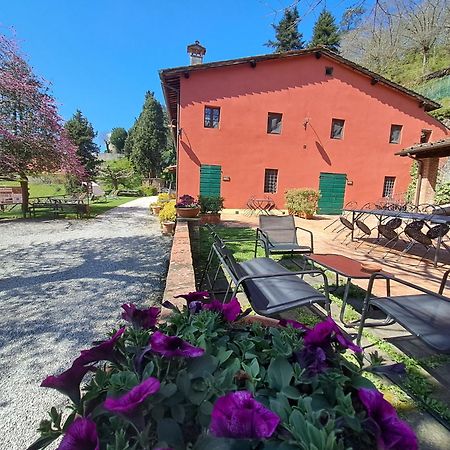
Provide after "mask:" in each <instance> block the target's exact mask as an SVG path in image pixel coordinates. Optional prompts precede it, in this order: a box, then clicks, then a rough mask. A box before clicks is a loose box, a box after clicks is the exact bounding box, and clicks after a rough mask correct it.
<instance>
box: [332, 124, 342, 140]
mask: <svg viewBox="0 0 450 450" xmlns="http://www.w3.org/2000/svg"><path fill="white" fill-rule="evenodd" d="M344 124H345V120H342V119H333V120H332V121H331V139H342V138H343V137H344Z"/></svg>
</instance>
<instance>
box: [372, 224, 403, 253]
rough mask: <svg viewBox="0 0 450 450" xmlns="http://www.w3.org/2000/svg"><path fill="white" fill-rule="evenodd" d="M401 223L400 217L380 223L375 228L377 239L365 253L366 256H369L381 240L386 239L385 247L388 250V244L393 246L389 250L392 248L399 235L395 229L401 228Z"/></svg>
mask: <svg viewBox="0 0 450 450" xmlns="http://www.w3.org/2000/svg"><path fill="white" fill-rule="evenodd" d="M402 223H403V221H402V219H400V217H393V218H392V219H389V220H388V221H387V222H386V223H380V224H379V225H378V226H377V227H376V228H377V230H378V238H377V239H376V240H375V242H374V245H373V247H372V248H371V249H370V250H369V251H368V252H367V254H370V253H371V252H372V250H374V249H375V248H376V246H377V245H379V243H380V242H381V241H382V240H383V239H386V241H387V242H386V244H385V247H388V248H389V244H390V243H391V242H393V243H394V245H393V246H392V247H391V248H394V247H395V244H396V243H397V242H398V240H399V233H398V232H397V231H396V230H397V228H400V227H401V226H402ZM388 252H389V250H388ZM388 252H386V253H385V255H384V256H386V254H387V253H388ZM384 256H383V258H384Z"/></svg>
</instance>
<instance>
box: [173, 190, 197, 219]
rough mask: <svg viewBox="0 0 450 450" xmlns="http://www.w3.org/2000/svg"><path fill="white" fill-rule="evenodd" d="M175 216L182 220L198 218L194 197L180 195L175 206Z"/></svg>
mask: <svg viewBox="0 0 450 450" xmlns="http://www.w3.org/2000/svg"><path fill="white" fill-rule="evenodd" d="M175 208H176V209H177V216H178V217H180V218H183V219H193V218H194V217H197V216H198V213H199V212H200V207H199V205H198V202H197V201H196V200H195V198H194V197H192V196H190V195H187V194H185V195H182V196H181V197H180V200H179V202H178V203H177V204H176V205H175Z"/></svg>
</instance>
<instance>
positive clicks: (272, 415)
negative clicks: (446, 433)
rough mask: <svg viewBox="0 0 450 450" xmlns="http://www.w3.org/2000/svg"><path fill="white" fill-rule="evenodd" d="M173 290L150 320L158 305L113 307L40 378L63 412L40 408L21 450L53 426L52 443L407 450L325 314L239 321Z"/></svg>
mask: <svg viewBox="0 0 450 450" xmlns="http://www.w3.org/2000/svg"><path fill="white" fill-rule="evenodd" d="M182 297H183V298H185V299H186V301H187V307H185V308H183V310H179V309H178V308H175V307H172V306H171V305H170V304H167V306H169V307H172V309H173V314H172V315H171V317H170V319H169V321H168V322H167V323H162V324H160V325H158V326H157V318H158V315H159V313H160V310H159V309H158V308H154V307H153V308H149V309H146V310H139V309H137V308H136V307H135V306H134V305H133V304H126V305H123V306H122V308H123V309H124V312H123V314H122V317H123V319H125V320H126V321H127V322H129V325H128V326H123V327H122V328H120V329H119V330H117V331H116V332H114V333H113V334H112V336H111V337H110V338H109V339H107V340H106V341H104V342H102V343H100V344H99V345H96V346H95V347H93V348H91V349H89V350H83V351H82V352H81V355H80V356H79V357H78V358H77V359H76V360H75V361H74V363H73V365H72V367H71V368H70V369H68V370H67V371H66V372H64V373H62V374H60V375H58V376H50V377H47V378H46V379H45V380H44V381H43V383H42V386H44V387H49V388H54V389H58V390H59V391H61V392H63V393H64V394H66V395H67V396H68V397H69V398H70V400H71V404H70V407H69V415H66V414H65V415H64V420H63V414H62V413H61V412H58V411H56V409H54V408H52V410H51V412H50V420H46V421H43V422H42V423H41V426H40V432H41V438H40V440H38V441H37V442H36V443H35V444H34V445H33V446H32V447H30V448H32V449H39V448H44V447H45V446H47V445H48V444H49V443H50V442H52V441H53V440H55V439H57V438H58V437H60V436H61V435H62V434H63V435H64V436H63V439H62V442H61V444H60V447H59V448H60V449H63V450H67V449H79V450H81V449H82V450H91V449H92V450H97V449H98V450H100V449H101V450H103V449H107V450H126V449H129V450H132V449H136V450H137V449H158V448H159V449H169V448H171V449H175V450H178V449H185V448H190V449H191V448H192V449H198V450H203V449H208V450H209V449H243V450H245V449H266V450H269V449H271V450H272V449H278V450H289V449H292V450H294V449H305V450H312V449H320V450H339V449H349V448H353V449H358V450H364V449H402V450H404V449H408V450H414V449H416V448H417V440H416V437H415V435H414V433H413V432H412V431H411V430H410V428H409V427H408V426H407V425H406V424H405V423H404V422H402V421H401V420H399V419H398V417H397V414H396V412H395V410H394V408H393V407H392V406H391V405H390V404H389V403H388V402H387V401H385V400H384V399H383V396H382V395H381V394H380V393H379V392H378V391H377V390H376V389H375V387H374V386H373V385H372V383H371V382H369V381H368V380H367V379H366V378H364V377H363V375H362V372H363V370H364V369H363V367H362V363H361V364H356V363H355V364H354V363H351V362H349V361H348V359H346V358H344V356H343V354H344V353H345V352H346V351H347V350H350V351H351V352H354V353H355V354H356V355H359V354H360V353H361V349H360V348H359V347H357V346H356V345H354V344H353V343H352V342H351V341H349V340H348V339H347V338H346V337H345V336H344V335H343V334H342V332H341V331H340V329H339V328H338V327H337V325H336V324H335V323H334V322H333V321H332V320H331V319H327V320H325V321H324V322H321V323H319V324H317V325H316V326H315V327H314V328H312V329H311V328H308V327H306V326H304V325H302V324H300V323H298V322H294V321H286V320H284V321H280V324H279V326H278V327H265V326H263V325H261V324H258V323H253V324H248V323H245V322H244V321H241V320H239V319H240V318H242V317H243V316H245V313H242V312H241V308H240V305H239V303H238V301H237V300H236V299H232V300H231V301H230V302H229V303H226V304H222V303H221V302H219V301H216V300H210V299H209V297H208V294H207V293H206V292H200V293H190V294H188V295H186V296H182ZM361 360H362V358H356V359H355V361H361ZM91 372H93V375H92V377H91V379H90V380H89V381H88V382H87V384H86V385H85V386H84V388H83V389H82V390H81V391H80V384H81V382H82V380H83V378H84V377H85V376H86V375H87V374H88V373H91Z"/></svg>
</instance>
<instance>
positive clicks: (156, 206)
mask: <svg viewBox="0 0 450 450" xmlns="http://www.w3.org/2000/svg"><path fill="white" fill-rule="evenodd" d="M161 208H162V206H161V204H160V203H158V202H156V203H150V210H151V211H152V214H154V215H155V216H157V215H158V214H159V212H160V211H161Z"/></svg>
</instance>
